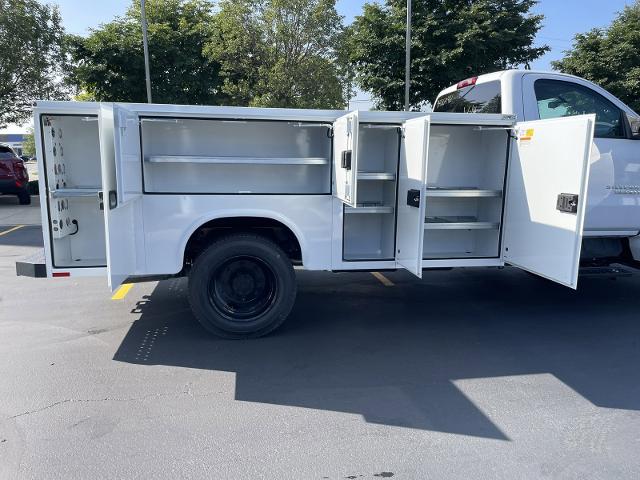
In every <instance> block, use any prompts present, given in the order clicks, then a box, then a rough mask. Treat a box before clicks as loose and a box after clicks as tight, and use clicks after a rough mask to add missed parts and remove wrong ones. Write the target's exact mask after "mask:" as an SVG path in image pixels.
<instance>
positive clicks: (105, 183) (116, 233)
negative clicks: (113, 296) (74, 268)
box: [99, 104, 144, 290]
mask: <svg viewBox="0 0 640 480" xmlns="http://www.w3.org/2000/svg"><path fill="white" fill-rule="evenodd" d="M99 120H100V154H101V157H102V189H103V205H104V217H105V231H106V244H107V272H108V278H109V287H111V290H115V289H116V288H118V286H120V284H122V283H123V282H124V281H125V280H126V279H127V277H130V276H131V275H135V274H137V273H141V272H142V270H143V269H144V264H143V263H142V262H144V255H143V254H142V253H139V252H142V249H141V245H140V244H139V241H141V240H142V239H143V238H144V237H143V231H142V174H141V168H142V164H141V161H142V159H141V148H140V133H139V128H138V116H137V115H136V114H135V113H133V112H131V111H129V110H127V109H126V108H123V107H121V106H118V105H110V104H101V106H100V119H99Z"/></svg>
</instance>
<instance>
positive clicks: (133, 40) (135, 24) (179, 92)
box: [72, 0, 221, 104]
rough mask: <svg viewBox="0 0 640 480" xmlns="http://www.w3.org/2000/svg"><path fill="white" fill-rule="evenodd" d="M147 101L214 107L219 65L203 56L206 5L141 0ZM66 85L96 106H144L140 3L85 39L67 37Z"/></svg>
mask: <svg viewBox="0 0 640 480" xmlns="http://www.w3.org/2000/svg"><path fill="white" fill-rule="evenodd" d="M146 14H147V25H148V35H149V56H150V65H151V81H152V96H153V101H154V102H156V103H181V104H215V103H218V102H219V100H220V99H221V91H220V87H221V82H220V79H219V76H218V72H219V69H220V65H219V64H218V63H217V62H216V61H215V60H214V59H211V58H210V57H207V56H205V55H204V53H203V50H204V46H205V44H206V42H207V41H208V40H209V38H210V26H211V24H212V23H213V20H214V13H213V5H212V4H211V3H210V2H208V1H206V0H186V1H185V0H147V2H146ZM72 46H73V50H72V51H73V59H74V61H75V67H74V68H73V70H72V81H73V83H75V84H76V85H77V86H78V87H79V88H80V89H81V90H83V91H84V93H83V94H84V95H85V96H89V97H92V98H94V99H96V100H99V101H103V100H105V101H122V102H145V101H146V98H147V97H146V84H145V71H144V53H143V46H142V27H141V14H140V2H139V1H137V0H132V3H131V6H130V7H129V9H128V10H127V13H126V14H125V15H124V16H123V17H116V18H115V19H114V20H113V21H111V22H109V23H106V24H103V25H101V26H100V27H99V28H97V29H94V30H92V31H91V33H90V35H89V36H88V37H86V38H85V37H73V39H72Z"/></svg>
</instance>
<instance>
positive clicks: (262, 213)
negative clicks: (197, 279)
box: [177, 208, 307, 264]
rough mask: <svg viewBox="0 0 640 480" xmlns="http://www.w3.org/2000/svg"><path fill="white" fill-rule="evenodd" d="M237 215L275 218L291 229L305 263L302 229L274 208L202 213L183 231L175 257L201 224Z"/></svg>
mask: <svg viewBox="0 0 640 480" xmlns="http://www.w3.org/2000/svg"><path fill="white" fill-rule="evenodd" d="M238 217H258V218H268V219H270V220H275V221H277V222H280V223H282V224H283V225H284V226H286V227H287V228H289V230H291V231H292V232H293V234H294V235H295V237H296V239H297V240H298V243H299V244H300V250H301V253H302V263H303V264H306V263H307V248H306V247H307V239H306V237H305V235H304V233H302V231H301V230H300V229H299V228H298V226H297V225H296V224H295V223H294V222H293V221H292V220H291V219H290V218H288V217H287V216H285V215H282V213H280V212H276V211H274V210H263V209H246V208H243V209H237V210H230V209H225V210H224V212H220V213H219V214H212V215H203V216H201V217H199V218H198V219H197V220H195V221H194V222H193V223H191V225H190V226H189V228H188V229H187V230H186V231H185V233H184V234H183V235H182V237H181V238H180V244H179V250H178V252H177V253H178V255H179V257H177V258H180V259H182V258H184V253H185V250H186V248H187V242H188V241H189V239H190V238H191V236H192V235H193V234H194V232H195V231H196V230H197V229H198V228H200V227H201V226H202V225H204V224H205V223H207V222H210V221H212V220H220V219H223V218H238Z"/></svg>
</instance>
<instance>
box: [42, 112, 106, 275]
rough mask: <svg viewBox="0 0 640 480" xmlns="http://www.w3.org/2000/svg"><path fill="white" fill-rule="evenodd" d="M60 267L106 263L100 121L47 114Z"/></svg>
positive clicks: (45, 133)
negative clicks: (102, 207)
mask: <svg viewBox="0 0 640 480" xmlns="http://www.w3.org/2000/svg"><path fill="white" fill-rule="evenodd" d="M41 121H42V132H43V135H42V137H43V151H44V164H45V169H46V181H47V190H48V193H49V195H48V196H47V198H48V202H49V222H50V225H49V228H50V231H51V238H52V259H53V265H54V267H99V266H105V265H106V246H105V228H104V215H103V211H102V210H101V208H100V204H101V202H100V198H99V193H100V191H101V189H102V186H101V185H102V175H101V165H100V142H99V130H98V118H97V117H96V116H86V115H82V116H80V115H44V116H42V120H41Z"/></svg>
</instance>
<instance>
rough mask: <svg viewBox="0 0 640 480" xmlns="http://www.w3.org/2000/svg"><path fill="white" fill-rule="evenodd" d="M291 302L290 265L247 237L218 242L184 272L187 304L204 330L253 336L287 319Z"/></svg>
mask: <svg viewBox="0 0 640 480" xmlns="http://www.w3.org/2000/svg"><path fill="white" fill-rule="evenodd" d="M295 299H296V277H295V272H294V270H293V265H292V264H291V261H290V260H289V258H288V257H287V255H286V254H285V253H284V252H283V251H282V249H281V248H280V247H279V246H278V245H276V244H275V243H273V242H272V241H271V240H269V239H267V238H264V237H261V236H259V235H253V234H249V233H243V234H233V235H228V236H225V237H223V238H220V239H218V240H217V241H215V242H214V243H213V244H212V245H210V246H209V247H208V248H207V249H206V250H205V251H204V252H203V253H202V254H200V256H199V257H198V258H197V259H196V261H195V263H194V265H193V268H192V270H191V273H190V274H189V304H190V305H191V310H192V311H193V314H194V315H195V316H196V318H197V319H198V321H199V322H200V323H201V324H202V326H203V327H204V328H206V329H207V330H208V331H209V332H211V333H213V334H215V335H218V336H220V337H223V338H232V339H242V338H257V337H262V336H264V335H267V334H268V333H270V332H272V331H273V330H275V329H276V328H278V327H279V326H280V325H282V323H283V322H284V321H285V320H286V319H287V316H288V315H289V313H290V312H291V308H292V307H293V304H294V302H295Z"/></svg>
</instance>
